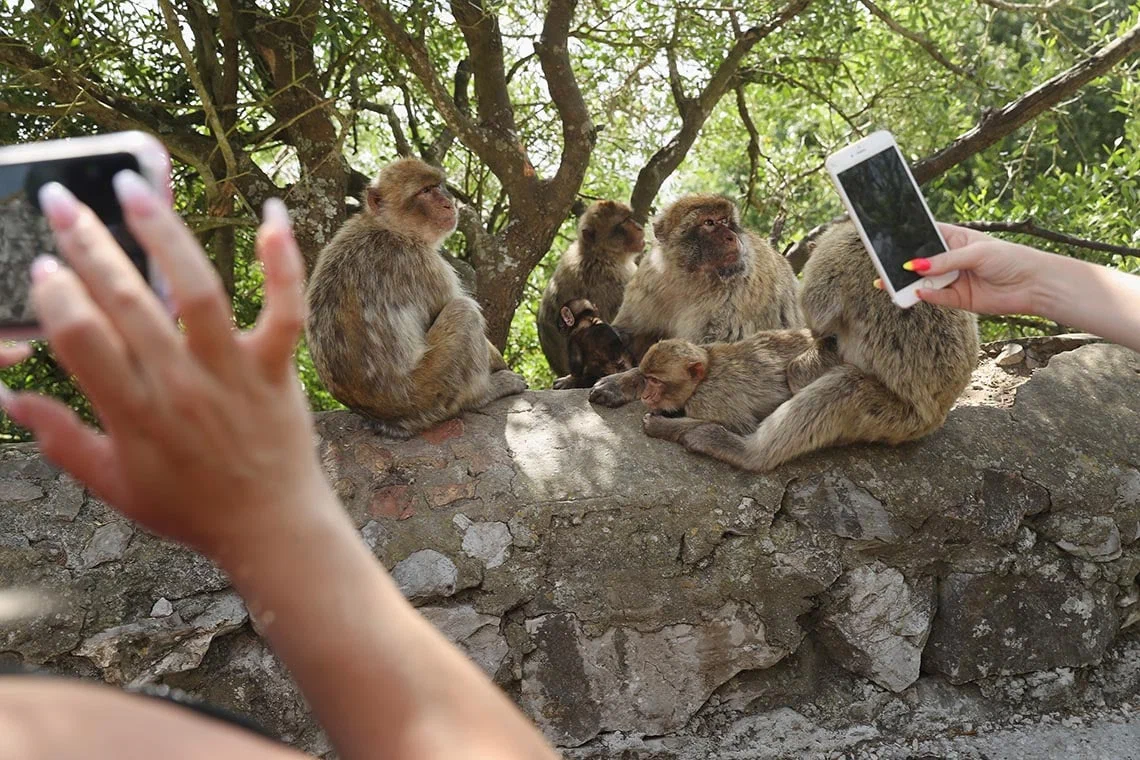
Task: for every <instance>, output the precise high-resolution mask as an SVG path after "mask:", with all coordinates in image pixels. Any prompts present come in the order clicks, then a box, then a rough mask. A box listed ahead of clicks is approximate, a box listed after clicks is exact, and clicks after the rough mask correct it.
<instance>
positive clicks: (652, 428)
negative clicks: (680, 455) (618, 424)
mask: <svg viewBox="0 0 1140 760" xmlns="http://www.w3.org/2000/svg"><path fill="white" fill-rule="evenodd" d="M700 424H701V422H700V421H699V420H693V419H689V418H686V417H675V418H674V417H665V416H664V415H661V414H656V413H654V412H650V413H649V414H647V415H645V416H644V417H642V418H641V429H642V430H644V431H645V434H646V435H647V436H649V437H650V438H660V439H662V440H665V441H673V442H674V443H676V442H677V441H679V440H681V436H682V435H683V434H684V433H685V431H686V430H691V429H692V428H693V427H694V426H695V425H700Z"/></svg>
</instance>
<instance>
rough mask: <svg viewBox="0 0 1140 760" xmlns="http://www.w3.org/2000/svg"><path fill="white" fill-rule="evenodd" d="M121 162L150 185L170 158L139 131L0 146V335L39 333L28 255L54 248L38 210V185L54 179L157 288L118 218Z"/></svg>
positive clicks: (166, 175)
mask: <svg viewBox="0 0 1140 760" xmlns="http://www.w3.org/2000/svg"><path fill="white" fill-rule="evenodd" d="M123 169H131V170H133V171H136V172H138V173H139V174H140V175H142V177H143V178H144V179H146V180H147V181H148V182H150V183H151V184H152V185H153V186H154V187H155V188H156V189H161V190H165V189H166V187H167V184H168V183H169V181H170V158H169V155H168V154H167V152H166V149H165V148H164V147H163V145H162V143H161V142H159V141H158V140H157V139H156V138H154V137H151V136H150V135H148V134H146V133H144V132H115V133H111V134H106V135H96V136H92V137H72V138H67V139H63V140H48V141H44V142H37V143H28V144H24V145H13V146H8V147H3V148H0V338H5V339H26V338H37V337H41V333H40V329H39V325H38V323H37V321H36V316H35V313H34V309H33V307H32V303H31V299H30V297H29V293H30V290H31V278H30V277H29V269H30V267H31V265H32V261H33V260H34V259H35V258H36V257H37V256H39V255H40V254H44V253H50V254H57V251H56V246H55V241H54V239H53V238H52V234H51V230H50V228H49V227H48V225H47V221H46V220H45V219H44V218H43V216H42V215H41V213H40V204H39V190H40V188H41V187H42V186H43V185H45V184H47V183H48V182H59V183H61V184H62V185H63V186H64V187H66V188H67V189H68V190H70V191H71V192H72V193H74V194H75V196H76V197H77V198H78V199H79V200H80V201H82V202H83V203H85V204H87V205H88V206H90V207H91V209H92V210H93V211H94V212H95V213H96V214H97V215H98V216H99V218H100V219H102V220H103V223H104V224H106V225H107V228H108V229H109V230H110V231H111V234H112V235H114V236H115V239H116V240H118V241H119V244H120V245H121V246H122V248H123V250H124V251H125V252H126V254H127V256H129V257H130V259H131V261H132V262H133V263H134V264H135V266H136V267H138V269H139V271H140V272H142V274H143V277H145V278H146V280H147V282H149V283H150V285H151V287H152V288H154V289H155V290H156V291H157V292H159V293H160V295H161V294H162V291H163V290H164V288H163V287H162V286H161V285H160V284H159V282H158V279H157V277H156V273H153V272H151V267H150V264H149V261H148V259H147V256H146V254H145V253H144V252H143V250H142V248H141V247H140V246H139V245H138V243H137V242H135V240H134V238H133V237H132V236H131V233H130V232H129V231H128V230H127V226H126V224H125V223H124V222H123V212H122V209H121V208H120V207H119V201H118V199H117V197H116V196H115V190H114V187H112V185H111V178H112V177H114V176H115V174H116V173H118V172H119V171H122V170H123Z"/></svg>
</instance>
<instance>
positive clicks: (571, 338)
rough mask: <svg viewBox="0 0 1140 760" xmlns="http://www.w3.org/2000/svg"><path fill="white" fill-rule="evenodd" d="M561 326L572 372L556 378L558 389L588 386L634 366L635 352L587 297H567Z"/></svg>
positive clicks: (555, 384)
mask: <svg viewBox="0 0 1140 760" xmlns="http://www.w3.org/2000/svg"><path fill="white" fill-rule="evenodd" d="M558 327H559V330H561V332H562V333H564V334H565V335H566V336H567V341H566V342H567V347H568V349H569V351H568V358H569V362H570V374H569V375H566V376H565V377H560V378H558V379H557V380H555V381H554V389H555V390H565V389H568V388H589V387H590V386H591V385H593V384H594V383H596V382H597V381H598V380H599V379H600V378H602V377H605V376H606V375H612V374H614V373H616V372H624V371H626V370H628V369H629V368H630V367H632V366H633V356H632V355H631V354H630V352H629V349H628V348H626V347H625V343H624V341H622V339H621V336H620V335H618V333H617V331H616V330H614V328H612V327H610V325H609V324H608V323H607V322H605V321H604V320H603V319H602V317H601V315H600V314H598V310H597V308H596V307H595V306H594V304H593V303H592V302H590V301H589V300H588V299H585V298H575V299H573V300H571V301H567V302H566V304H565V305H564V306H563V307H562V309H561V310H560V311H559V319H558Z"/></svg>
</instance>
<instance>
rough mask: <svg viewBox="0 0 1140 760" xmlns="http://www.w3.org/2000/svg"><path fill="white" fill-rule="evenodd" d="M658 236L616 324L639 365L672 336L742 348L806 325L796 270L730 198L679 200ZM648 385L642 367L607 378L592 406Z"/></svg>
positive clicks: (658, 222) (657, 225)
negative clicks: (749, 226) (755, 338)
mask: <svg viewBox="0 0 1140 760" xmlns="http://www.w3.org/2000/svg"><path fill="white" fill-rule="evenodd" d="M653 234H654V237H655V241H654V244H653V248H652V250H651V251H650V252H649V255H648V256H646V257H645V258H644V259H642V262H641V264H640V265H639V266H638V268H637V273H636V274H635V275H634V276H633V279H632V280H631V281H630V283H629V285H628V286H627V287H626V293H625V299H624V300H623V301H622V305H621V309H620V310H619V311H618V315H617V317H616V318H615V319H614V321H613V326H614V328H615V329H616V330H617V331H618V332H619V333H621V334H622V335H623V336H625V335H628V336H629V337H628V339H627V345H629V346H630V350H631V351H632V352H633V356H634V359H635V360H637V361H640V360H641V357H642V355H643V354H644V353H645V351H646V350H647V349H648V348H649V346H651V345H653V344H654V343H656V342H657V341H659V340H663V339H665V338H680V339H682V340H687V341H689V342H690V343H698V344H701V343H714V342H734V341H739V340H743V339H745V338H747V337H749V336H751V335H754V334H755V333H757V332H759V331H761V330H778V329H789V328H798V327H802V326H803V315H802V314H801V313H800V307H799V304H798V302H797V298H796V296H797V290H798V287H797V283H796V276H795V273H794V272H793V271H792V267H791V265H790V264H789V263H788V262H787V261H785V260H784V258H783V257H782V256H780V254H778V253H777V252H776V251H775V250H773V248H772V246H770V245H768V243H767V242H766V241H765V240H764V239H763V238H761V237H760V236H759V235H756V234H755V233H753V232H751V231H749V230H746V229H744V228H742V227H741V226H740V216H739V212H738V211H737V208H736V204H735V203H733V202H732V201H731V200H729V199H728V198H725V197H723V196H720V195H687V196H684V197H682V198H679V199H678V200H677V201H675V202H674V203H673V204H672V205H670V206H669V207H668V208H666V209H665V210H664V211H663V212H662V213H661V214H660V215H659V216H658V217H657V218H656V219H655V220H654V221H653ZM643 380H644V378H643V377H642V375H641V372H640V370H638V369H637V368H634V369H632V370H629V371H628V372H623V373H621V374H618V375H611V376H610V377H605V378H602V380H600V381H599V382H598V383H597V384H596V385H595V386H594V388H593V390H591V391H590V401H591V402H593V403H597V404H602V405H604V406H621V405H622V404H625V403H627V402H629V401H633V400H634V399H636V398H637V397H638V396H640V395H641V390H642V387H643Z"/></svg>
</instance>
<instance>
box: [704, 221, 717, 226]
mask: <svg viewBox="0 0 1140 760" xmlns="http://www.w3.org/2000/svg"><path fill="white" fill-rule="evenodd" d="M715 224H716V220H715V219H706V220H705V221H704V225H705V226H706V227H712V226H713V225H715Z"/></svg>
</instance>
